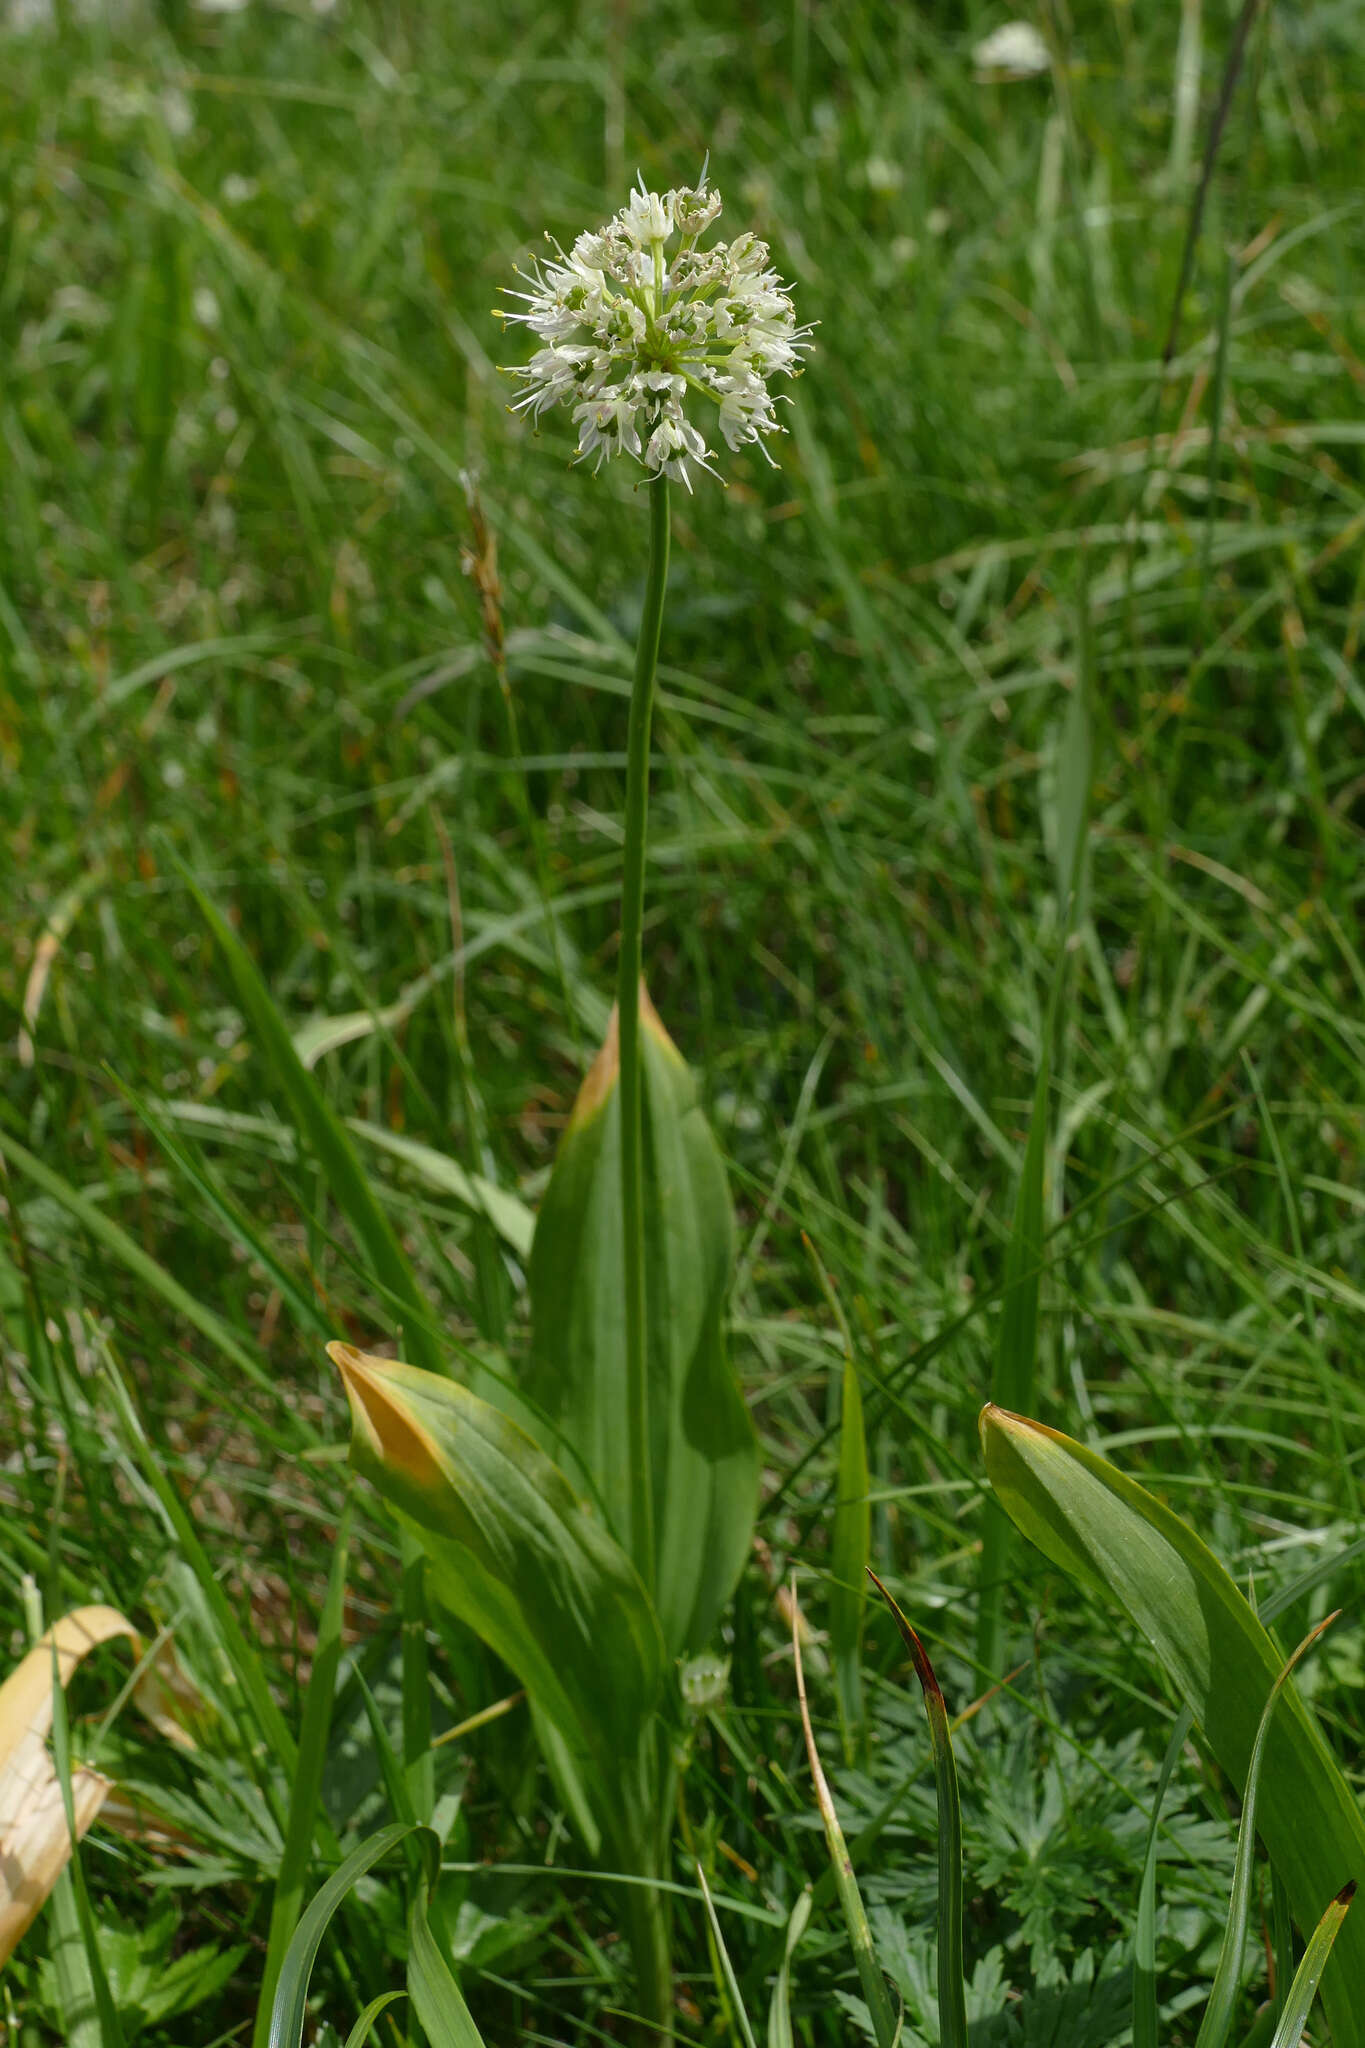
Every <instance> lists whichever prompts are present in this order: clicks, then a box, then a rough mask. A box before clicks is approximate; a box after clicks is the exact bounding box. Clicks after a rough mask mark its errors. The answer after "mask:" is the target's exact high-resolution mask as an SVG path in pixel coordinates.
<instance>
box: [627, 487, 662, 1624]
mask: <svg viewBox="0 0 1365 2048" xmlns="http://www.w3.org/2000/svg"><path fill="white" fill-rule="evenodd" d="M648 488H649V576H648V579H647V581H646V584H645V608H644V612H643V614H642V615H641V618H640V637H639V639H638V641H637V642H636V645H635V680H634V683H633V685H632V688H631V693H630V737H629V741H628V746H627V755H626V847H625V861H624V868H623V872H622V876H621V952H620V963H619V971H618V976H617V983H616V1004H617V1014H618V1021H619V1031H620V1056H621V1228H622V1233H623V1236H622V1252H623V1256H624V1277H625V1315H626V1384H627V1395H628V1399H629V1403H630V1413H629V1416H628V1422H629V1428H630V1548H631V1554H632V1555H633V1557H634V1559H635V1563H636V1567H637V1569H638V1570H639V1573H640V1576H641V1577H642V1578H643V1580H644V1582H645V1584H646V1586H647V1587H649V1588H650V1589H651V1590H652V1589H653V1586H654V1581H655V1560H654V1486H653V1477H652V1472H651V1465H650V1431H649V1355H648V1345H647V1341H646V1327H647V1326H646V1303H645V1211H644V1196H643V1190H642V1186H641V1181H642V1164H643V1161H642V1153H643V1146H644V1118H643V1112H642V1104H641V1087H640V953H641V945H642V938H641V929H642V925H643V920H644V908H645V836H646V827H647V824H648V819H649V732H650V722H651V719H652V716H653V711H654V671H655V668H656V666H657V664H658V660H659V634H660V631H661V629H662V626H663V614H664V590H665V588H666V586H667V583H668V479H667V478H666V477H662V476H657V477H655V478H654V479H653V481H652V482H651V483H650V485H649V487H648Z"/></svg>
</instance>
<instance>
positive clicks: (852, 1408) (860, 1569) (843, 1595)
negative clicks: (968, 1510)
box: [802, 1233, 872, 1763]
mask: <svg viewBox="0 0 1365 2048" xmlns="http://www.w3.org/2000/svg"><path fill="white" fill-rule="evenodd" d="M802 1242H803V1243H804V1245H805V1247H806V1252H807V1255H808V1257H809V1259H810V1262H811V1264H812V1266H813V1267H814V1268H815V1275H816V1278H817V1280H818V1281H819V1283H820V1287H821V1291H822V1292H823V1294H824V1297H825V1300H826V1301H827V1303H828V1304H829V1309H830V1313H831V1314H832V1315H833V1317H834V1320H835V1323H836V1324H837V1326H838V1330H839V1335H840V1338H841V1340H842V1346H843V1354H844V1359H843V1375H842V1380H841V1384H840V1400H839V1491H838V1498H837V1499H836V1501H835V1504H834V1529H833V1533H832V1536H831V1539H830V1560H829V1566H830V1585H829V1646H830V1653H831V1655H832V1657H833V1661H834V1687H835V1694H836V1697H837V1699H838V1702H839V1729H840V1733H841V1735H842V1737H843V1744H844V1761H845V1763H852V1761H853V1758H854V1753H855V1750H856V1749H857V1747H858V1745H859V1743H860V1742H861V1741H862V1738H863V1663H862V1650H863V1612H864V1609H865V1607H866V1603H867V1578H866V1573H867V1566H868V1557H869V1554H870V1548H871V1541H872V1508H871V1503H870V1500H869V1498H868V1493H869V1487H868V1465H867V1431H866V1429H865V1428H864V1425H863V1397H862V1391H861V1389H860V1387H859V1385H858V1368H857V1366H856V1365H855V1364H854V1360H853V1334H852V1332H851V1330H850V1329H849V1326H848V1319H847V1317H846V1316H845V1315H844V1312H843V1309H842V1308H841V1307H840V1304H839V1297H838V1295H837V1294H836V1293H835V1291H834V1286H833V1283H832V1282H831V1280H830V1277H829V1275H828V1273H827V1272H826V1271H825V1267H824V1263H823V1261H822V1260H821V1257H820V1254H819V1252H818V1251H817V1250H816V1248H815V1246H814V1244H813V1243H812V1242H811V1240H810V1238H809V1237H806V1236H805V1234H804V1233H803V1234H802Z"/></svg>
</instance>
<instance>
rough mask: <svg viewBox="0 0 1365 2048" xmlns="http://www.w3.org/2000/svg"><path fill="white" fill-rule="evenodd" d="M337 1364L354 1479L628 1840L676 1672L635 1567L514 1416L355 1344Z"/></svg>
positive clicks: (338, 1351) (334, 1350)
mask: <svg viewBox="0 0 1365 2048" xmlns="http://www.w3.org/2000/svg"><path fill="white" fill-rule="evenodd" d="M328 1351H329V1354H330V1356H331V1358H332V1359H333V1361H334V1362H335V1364H336V1365H337V1366H338V1367H339V1368H340V1371H341V1374H342V1378H343V1379H344V1381H345V1385H346V1392H347V1395H348V1397H349V1399H350V1403H351V1416H352V1423H353V1431H352V1440H351V1458H352V1462H353V1464H354V1465H355V1466H356V1468H357V1470H358V1471H360V1472H361V1473H363V1474H364V1476H365V1477H366V1478H367V1479H369V1480H370V1481H372V1483H373V1484H374V1485H375V1486H376V1487H377V1488H378V1490H379V1492H380V1493H381V1494H382V1495H383V1496H384V1498H385V1500H386V1501H388V1502H389V1504H390V1506H392V1507H393V1508H395V1509H396V1510H397V1511H398V1513H399V1515H400V1517H401V1518H402V1522H403V1524H404V1525H406V1526H407V1527H408V1528H409V1529H411V1531H412V1532H413V1534H414V1535H415V1536H416V1537H417V1539H418V1540H419V1541H420V1543H421V1546H422V1548H423V1550H424V1551H425V1552H426V1555H427V1559H428V1566H429V1579H430V1585H431V1590H432V1592H433V1593H434V1595H435V1596H436V1597H437V1598H438V1599H440V1600H441V1601H442V1602H444V1604H445V1605H446V1606H447V1607H448V1608H449V1609H450V1610H451V1612H452V1613H454V1614H455V1615H456V1616H458V1618H459V1619H460V1620H461V1621H463V1622H465V1623H466V1624H467V1625H468V1626H469V1627H470V1628H472V1629H473V1630H474V1631H475V1633H476V1634H477V1635H478V1636H480V1637H481V1638H482V1640H483V1641H484V1642H486V1643H487V1644H488V1645H489V1647H490V1648H491V1649H493V1650H494V1651H496V1653H497V1655H498V1656H500V1657H501V1658H502V1660H503V1662H504V1663H505V1664H507V1665H509V1666H510V1668H511V1669H512V1670H513V1671H515V1673H516V1674H517V1677H518V1678H519V1679H520V1681H521V1683H522V1684H523V1685H524V1686H525V1687H526V1690H527V1693H528V1695H529V1697H530V1700H531V1702H532V1705H533V1707H534V1708H535V1710H536V1711H537V1712H538V1713H539V1714H540V1715H543V1716H544V1717H545V1719H547V1720H548V1721H549V1722H551V1723H552V1724H553V1726H554V1727H555V1729H556V1730H557V1732H558V1734H559V1735H560V1737H561V1738H562V1740H563V1742H564V1743H565V1744H566V1745H567V1746H568V1748H569V1750H570V1751H571V1753H572V1755H573V1758H574V1760H575V1762H576V1764H577V1766H578V1768H579V1769H580V1771H582V1772H584V1773H585V1775H586V1778H587V1781H588V1789H589V1792H590V1794H591V1796H592V1798H593V1803H594V1805H595V1806H598V1807H600V1808H601V1809H602V1810H604V1811H606V1812H607V1813H608V1814H609V1815H610V1816H612V1818H613V1819H614V1820H615V1821H616V1824H617V1825H616V1831H617V1833H618V1838H619V1816H620V1814H621V1812H623V1811H626V1810H633V1809H632V1808H631V1807H630V1801H631V1796H632V1794H637V1795H638V1793H639V1792H640V1789H641V1788H640V1787H639V1785H638V1784H637V1783H636V1782H635V1781H636V1780H637V1778H638V1775H639V1774H640V1772H641V1771H642V1770H643V1769H644V1768H645V1763H644V1759H645V1752H646V1747H647V1745H646V1742H645V1736H646V1732H647V1731H648V1729H649V1727H650V1724H651V1721H652V1717H653V1715H654V1711H655V1708H656V1705H657V1703H658V1699H659V1694H660V1688H661V1684H662V1678H663V1668H664V1657H663V1645H662V1643H661V1641H660V1639H659V1630H658V1624H657V1622H656V1620H655V1618H654V1614H653V1611H652V1610H651V1608H650V1605H649V1601H648V1599H647V1597H646V1594H645V1591H644V1588H643V1586H642V1585H641V1583H640V1579H639V1575H638V1573H637V1572H636V1570H635V1567H634V1566H633V1565H632V1564H631V1562H630V1560H629V1558H628V1557H627V1556H626V1555H625V1553H624V1551H623V1550H622V1549H621V1548H620V1546H619V1544H618V1543H617V1542H616V1541H615V1539H614V1538H613V1537H612V1536H611V1535H610V1534H609V1533H608V1531H607V1530H605V1529H604V1528H603V1527H602V1524H601V1522H600V1520H598V1519H597V1518H596V1517H595V1516H593V1515H592V1514H590V1513H589V1511H588V1509H587V1508H586V1507H585V1506H584V1504H583V1502H582V1501H581V1500H580V1499H579V1497H578V1496H577V1494H575V1492H574V1491H573V1489H572V1487H571V1486H570V1485H569V1483H568V1481H567V1480H566V1479H565V1477H564V1475H563V1473H562V1472H561V1471H560V1470H559V1468H558V1466H556V1465H555V1464H553V1463H552V1461H551V1460H550V1459H549V1458H548V1457H546V1455H545V1453H544V1452H543V1451H542V1450H541V1449H540V1447H539V1446H538V1445H537V1444H536V1443H535V1441H534V1440H533V1439H532V1438H531V1437H529V1436H528V1435H527V1434H526V1432H525V1430H523V1429H522V1428H520V1426H519V1425H518V1424H517V1423H515V1422H513V1421H512V1420H511V1419H510V1418H509V1417H508V1416H506V1415H504V1414H502V1413H501V1412H500V1411H499V1410H498V1409H496V1408H493V1407H491V1406H490V1405H489V1403H488V1402H486V1401H482V1400H480V1399H479V1397H478V1396H477V1395H476V1394H472V1393H470V1392H469V1390H468V1388H466V1387H462V1386H460V1385H459V1384H458V1383H457V1382H455V1381H453V1380H448V1379H446V1378H445V1377H444V1376H443V1375H440V1374H437V1373H427V1372H422V1371H421V1370H419V1368H417V1367H416V1366H411V1365H403V1364H400V1363H398V1362H396V1361H394V1360H392V1359H383V1358H374V1357H371V1356H369V1355H368V1354H367V1353H365V1352H361V1351H357V1350H355V1349H354V1348H353V1347H352V1346H351V1345H349V1344H332V1345H329V1346H328ZM623 1802H624V1804H623Z"/></svg>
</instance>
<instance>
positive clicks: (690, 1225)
mask: <svg viewBox="0 0 1365 2048" xmlns="http://www.w3.org/2000/svg"><path fill="white" fill-rule="evenodd" d="M641 1026H642V1028H641V1034H640V1041H641V1051H642V1083H643V1101H644V1118H643V1126H644V1167H643V1175H644V1179H643V1195H644V1204H645V1280H646V1285H645V1299H646V1303H647V1309H648V1329H647V1340H648V1366H649V1376H650V1401H649V1414H650V1442H651V1446H652V1457H651V1465H652V1500H653V1519H654V1531H655V1545H654V1552H655V1554H654V1560H653V1567H654V1568H653V1570H652V1571H649V1570H645V1569H643V1565H644V1564H647V1563H648V1562H649V1561H648V1560H644V1561H642V1560H641V1559H639V1558H637V1559H636V1564H637V1566H640V1567H642V1568H641V1577H642V1578H643V1579H644V1580H645V1582H646V1583H647V1584H648V1583H652V1584H653V1586H654V1589H655V1601H656V1605H657V1608H658V1613H659V1622H660V1626H661V1628H662V1630H663V1636H664V1641H665V1643H666V1644H667V1646H668V1649H669V1651H670V1652H671V1653H672V1654H673V1655H675V1656H677V1655H683V1654H687V1653H691V1652H694V1651H697V1650H700V1649H704V1648H705V1647H706V1644H707V1643H708V1642H709V1640H710V1638H711V1636H712V1634H713V1632H714V1630H715V1626H716V1623H717V1621H718V1620H719V1618H720V1614H721V1610H722V1608H723V1607H724V1606H725V1603H726V1601H727V1600H728V1599H729V1597H730V1594H731V1593H732V1591H733V1590H734V1586H735V1582H736V1580H737V1579H738V1577H739V1573H740V1571H741V1569H742V1567H743V1564H744V1560H745V1557H746V1556H747V1554H748V1549H749V1544H750V1541H751V1539H752V1536H753V1527H754V1518H755V1514H756V1512H757V1505H758V1476H759V1455H758V1442H757V1437H756V1435H755V1432H754V1426H753V1422H752V1420H751V1419H750V1416H749V1412H748V1409H747V1408H746V1406H745V1404H744V1400H743V1397H742V1395H741V1393H740V1391H739V1387H738V1385H737V1383H736V1380H735V1377H734V1373H733V1372H732V1370H731V1367H730V1363H729V1359H728V1357H727V1355H726V1347H725V1335H724V1325H723V1313H724V1306H725V1296H726V1291H727V1289H728V1287H729V1284H730V1275H731V1269H732V1266H733V1263H734V1223H733V1215H732V1211H731V1206H730V1196H729V1190H728V1188H727V1187H726V1182H725V1168H724V1164H723V1162H722V1160H721V1156H720V1151H719V1148H718V1147H717V1145H716V1142H715V1139H714V1137H713V1136H712V1134H711V1131H710V1128H709V1126H708V1125H707V1122H706V1119H705V1116H704V1115H703V1113H702V1109H701V1105H700V1103H699V1101H698V1099H697V1088H696V1083H695V1081H694V1079H693V1077H692V1075H691V1073H690V1072H689V1071H688V1068H687V1066H686V1064H685V1062H684V1061H683V1059H682V1056H681V1054H680V1053H679V1052H678V1050H677V1048H676V1046H675V1045H674V1044H673V1042H672V1040H671V1039H670V1038H669V1036H668V1034H667V1032H666V1031H665V1030H664V1028H663V1025H662V1024H661V1023H660V1022H659V1019H658V1016H657V1015H656V1013H655V1011H654V1009H653V1007H652V1005H650V1003H649V1000H648V997H645V996H642V1008H641ZM618 1078H619V1077H618V1070H617V1046H616V1025H615V1017H614V1013H613V1020H612V1023H611V1026H610V1027H609V1030H608V1035H607V1040H606V1043H605V1044H604V1046H603V1048H602V1050H601V1052H600V1053H599V1055H598V1057H597V1060H596V1061H595V1063H594V1065H593V1067H592V1069H591V1071H590V1073H589V1074H588V1077H587V1079H586V1080H585V1081H584V1083H583V1087H582V1089H581V1091H580V1093H579V1096H578V1100H577V1103H576V1104H575V1106H574V1111H573V1115H572V1116H571V1118H570V1120H569V1124H568V1127H567V1128H566V1130H565V1132H564V1136H563V1138H562V1140H561V1142H560V1147H559V1153H558V1156H557V1158H556V1160H555V1168H554V1173H553V1175H552V1176H551V1179H550V1184H549V1187H548V1188H547V1189H546V1192H545V1198H544V1201H543V1202H542V1204H541V1209H540V1215H539V1218H538V1220H537V1223H536V1234H535V1240H534V1242H533V1244H532V1247H531V1261H530V1269H529V1276H528V1277H529V1283H530V1293H531V1316H532V1361H533V1363H532V1375H531V1382H530V1391H531V1393H532V1395H533V1396H534V1398H535V1400H536V1402H537V1404H538V1405H539V1406H540V1407H541V1409H542V1410H543V1411H544V1413H545V1414H546V1415H547V1416H548V1417H549V1418H550V1420H551V1421H552V1423H553V1424H554V1426H555V1428H556V1430H557V1431H558V1432H560V1434H561V1436H562V1439H563V1441H564V1442H565V1443H567V1444H568V1445H569V1446H571V1447H572V1449H573V1451H574V1452H575V1453H576V1454H577V1456H578V1457H579V1458H580V1459H581V1461H582V1463H583V1466H584V1468H585V1469H586V1471H587V1472H588V1473H589V1474H591V1477H592V1480H593V1483H594V1485H595V1487H596V1489H597V1491H598V1494H599V1496H600V1498H601V1500H602V1502H603V1505H604V1508H605V1511H606V1515H607V1519H608V1523H609V1526H610V1527H611V1529H612V1530H613V1531H614V1532H615V1533H616V1534H617V1535H618V1537H622V1536H624V1535H625V1532H627V1531H629V1529H630V1527H631V1489H630V1445H629V1435H628V1430H629V1402H628V1399H627V1393H628V1383H627V1371H626V1328H625V1310H624V1279H623V1253H622V1242H623V1226H622V1219H621V1165H620V1150H621V1142H620V1090H619V1086H618Z"/></svg>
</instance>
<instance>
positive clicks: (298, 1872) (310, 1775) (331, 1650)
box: [252, 1497, 352, 2048]
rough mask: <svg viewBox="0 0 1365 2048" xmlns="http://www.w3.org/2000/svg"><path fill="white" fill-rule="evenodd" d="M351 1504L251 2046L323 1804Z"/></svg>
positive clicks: (320, 1648)
mask: <svg viewBox="0 0 1365 2048" xmlns="http://www.w3.org/2000/svg"><path fill="white" fill-rule="evenodd" d="M351 1511H352V1504H351V1501H350V1499H349V1497H348V1498H347V1501H346V1505H345V1507H344V1508H343V1510H342V1515H341V1524H340V1527H339V1528H338V1530H337V1536H336V1545H335V1547H334V1549H333V1551H332V1564H331V1570H330V1571H329V1573H328V1577H327V1591H326V1594H325V1595H324V1597H323V1603H322V1616H321V1619H320V1620H319V1622H318V1636H317V1646H316V1648H315V1650H314V1652H313V1668H312V1670H311V1671H310V1672H309V1674H308V1690H307V1692H306V1693H305V1695H304V1701H303V1723H302V1726H301V1728H300V1730H299V1751H298V1760H297V1762H296V1764H295V1767H294V1781H293V1784H292V1785H291V1787H290V1791H289V1812H288V1816H287V1818H286V1821H285V1829H284V1847H283V1850H282V1851H281V1854H280V1872H279V1876H278V1877H277V1878H276V1880H275V1896H274V1899H273V1900H272V1901H271V1907H270V1933H269V1937H268V1939H267V1943H266V1952H265V1969H264V1973H263V1975H262V1978H261V1997H260V2003H259V2006H258V2007H257V2012H256V2028H255V2032H254V2034H253V2036H252V2040H253V2044H254V2048H261V2044H262V2043H263V2042H264V2040H265V2031H266V2026H267V2019H266V2015H268V2013H269V2010H270V2006H271V2003H272V2001H273V1999H274V1996H275V1986H276V1984H277V1983H278V1982H279V1975H280V1969H281V1966H282V1964H283V1962H284V1956H285V1951H286V1949H287V1948H288V1945H289V1943H290V1941H291V1940H292V1939H293V1934H294V1929H295V1927H296V1926H297V1925H298V1918H299V1912H300V1910H301V1908H302V1905H303V1891H304V1880H305V1877H306V1875H307V1870H308V1862H309V1858H310V1855H311V1853H312V1847H313V1834H314V1829H315V1826H316V1817H317V1814H318V1813H319V1811H320V1809H321V1797H322V1776H323V1771H324V1769H325V1767H326V1763H327V1741H328V1737H329V1735H330V1733H331V1728H332V1705H333V1701H334V1699H335V1696H336V1678H337V1666H338V1665H339V1663H340V1661H341V1623H342V1616H343V1612H344V1609H345V1604H346V1566H347V1562H348V1560H349V1556H350V1544H351Z"/></svg>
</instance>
